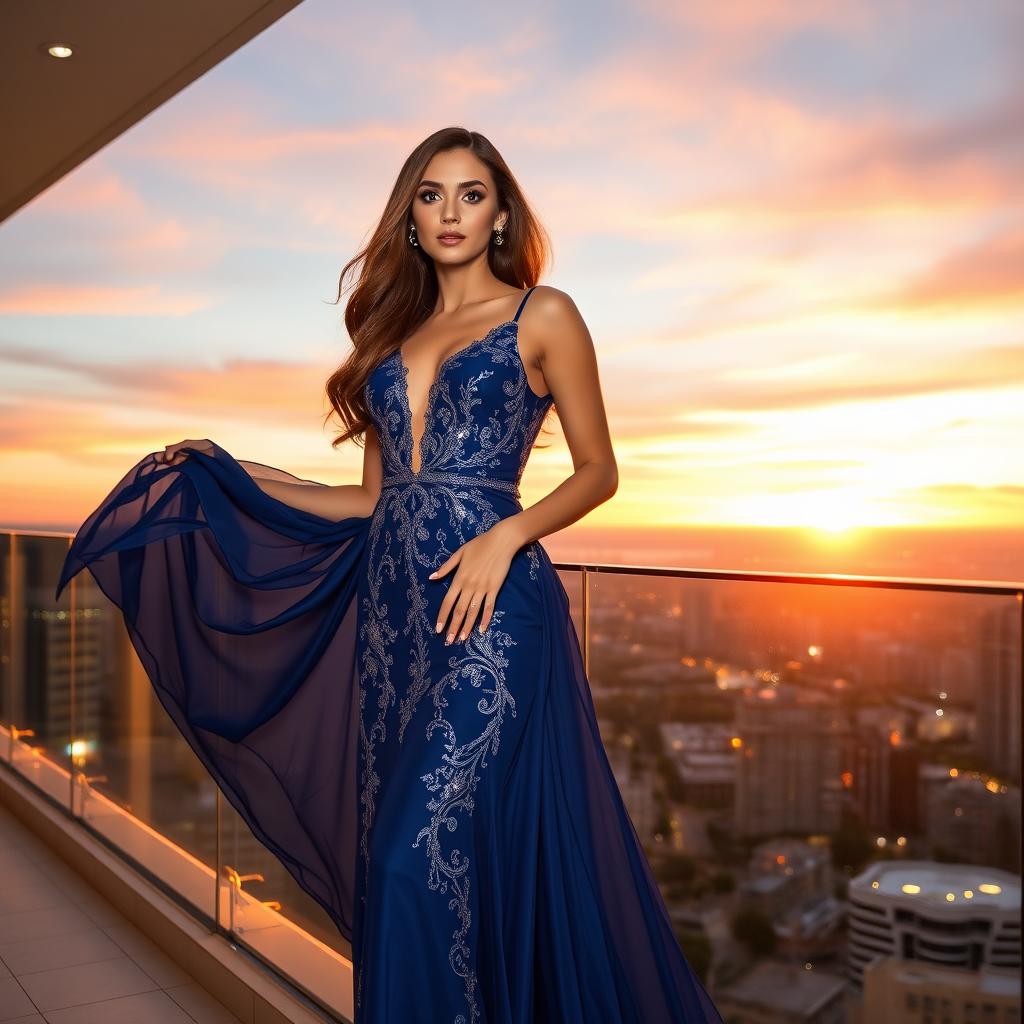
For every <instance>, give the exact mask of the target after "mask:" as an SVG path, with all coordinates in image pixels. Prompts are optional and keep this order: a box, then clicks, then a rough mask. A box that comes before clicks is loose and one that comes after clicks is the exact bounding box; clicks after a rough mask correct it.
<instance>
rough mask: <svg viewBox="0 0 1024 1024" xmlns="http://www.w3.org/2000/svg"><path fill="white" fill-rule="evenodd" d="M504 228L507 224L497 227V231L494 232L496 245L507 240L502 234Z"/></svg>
mask: <svg viewBox="0 0 1024 1024" xmlns="http://www.w3.org/2000/svg"><path fill="white" fill-rule="evenodd" d="M504 230H505V226H504V225H502V226H501V227H500V228H497V229H496V230H495V232H494V244H495V245H501V243H502V242H504V241H505V239H504V237H503V236H502V234H501V233H502V231H504Z"/></svg>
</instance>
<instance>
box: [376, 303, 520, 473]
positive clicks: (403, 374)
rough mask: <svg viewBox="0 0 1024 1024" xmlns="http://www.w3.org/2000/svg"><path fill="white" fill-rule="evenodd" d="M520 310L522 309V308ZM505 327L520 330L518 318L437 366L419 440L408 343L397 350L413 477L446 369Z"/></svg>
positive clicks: (507, 321) (450, 355) (421, 463)
mask: <svg viewBox="0 0 1024 1024" xmlns="http://www.w3.org/2000/svg"><path fill="white" fill-rule="evenodd" d="M520 308H522V307H521V306H520ZM503 327H515V328H516V329H517V330H518V328H519V320H518V318H516V319H513V320H503V321H502V322H501V323H500V324H495V325H494V326H493V327H492V328H491V329H490V330H489V331H488V332H487V333H486V334H483V335H481V336H480V337H479V338H474V339H473V340H472V341H470V342H467V343H466V344H465V345H463V346H462V348H459V349H456V350H455V351H454V352H451V353H449V354H448V355H446V356H445V357H444V359H442V360H441V362H440V363H438V364H437V369H436V370H435V371H434V379H433V380H432V381H431V382H430V387H429V388H428V389H427V400H426V402H425V403H424V406H423V415H422V421H423V429H422V430H421V431H420V436H419V437H418V438H417V437H416V436H415V433H414V430H413V416H412V408H411V405H410V402H409V367H408V366H406V364H405V358H404V357H403V355H402V349H404V348H405V345H406V344H407V343H405V342H403V343H402V344H401V345H399V346H398V348H396V349H395V357H396V358H397V360H398V368H399V371H400V381H401V392H402V401H403V403H404V405H405V416H406V423H407V424H408V432H409V471H410V472H411V473H412V475H413V476H419V475H420V471H421V470H422V469H423V452H422V451H421V445H422V443H423V437H424V435H425V434H426V432H427V418H428V417H429V416H430V412H431V408H432V406H433V403H434V395H435V393H436V391H437V388H438V386H439V384H440V382H441V377H442V375H443V374H444V371H445V368H446V367H447V366H448V364H449V363H450V362H451V361H452V360H453V359H456V358H458V357H459V356H461V355H464V354H465V353H466V352H468V351H469V350H470V349H471V348H473V346H474V345H481V344H483V343H484V342H485V341H489V340H490V339H491V337H492V336H493V335H495V334H497V333H498V331H500V330H501V329H502V328H503ZM414 456H418V457H419V466H418V467H417V468H415V469H413V465H412V461H413V457H414Z"/></svg>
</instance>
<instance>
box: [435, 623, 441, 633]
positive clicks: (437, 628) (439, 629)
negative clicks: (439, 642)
mask: <svg viewBox="0 0 1024 1024" xmlns="http://www.w3.org/2000/svg"><path fill="white" fill-rule="evenodd" d="M434 632H435V633H440V632H441V623H440V622H439V623H438V624H437V625H436V626H435V627H434Z"/></svg>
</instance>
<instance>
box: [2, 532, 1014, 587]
mask: <svg viewBox="0 0 1024 1024" xmlns="http://www.w3.org/2000/svg"><path fill="white" fill-rule="evenodd" d="M5 533H10V534H17V535H20V536H23V537H64V538H65V539H67V540H69V541H70V540H71V538H72V537H74V532H73V531H68V530H32V529H21V528H20V527H0V535H2V534H5ZM552 565H554V567H555V568H556V569H562V570H565V571H566V572H584V571H586V572H601V573H610V574H613V575H614V574H620V575H624V576H671V577H674V578H677V579H695V580H732V581H735V582H739V583H802V584H808V585H811V586H827V587H878V588H881V589H887V590H921V591H929V592H931V593H947V594H990V595H996V596H999V597H1019V598H1021V599H1022V600H1024V581H1020V582H1016V583H1015V582H1013V581H1012V580H957V579H941V578H934V577H927V576H861V575H857V574H853V573H833V572H768V571H765V570H760V569H696V568H687V567H683V566H670V565H629V564H625V563H619V562H563V561H557V562H556V561H554V560H552Z"/></svg>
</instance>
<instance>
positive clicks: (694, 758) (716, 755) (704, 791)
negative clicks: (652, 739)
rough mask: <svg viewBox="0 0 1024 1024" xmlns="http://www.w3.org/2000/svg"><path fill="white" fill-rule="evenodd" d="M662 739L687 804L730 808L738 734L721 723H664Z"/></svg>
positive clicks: (732, 795)
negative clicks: (735, 743) (682, 788)
mask: <svg viewBox="0 0 1024 1024" xmlns="http://www.w3.org/2000/svg"><path fill="white" fill-rule="evenodd" d="M660 730H661V739H662V743H663V744H664V749H665V753H666V754H667V755H668V756H669V757H670V758H672V760H673V762H674V763H675V766H676V770H677V771H678V772H679V778H680V780H681V781H682V783H683V787H684V791H685V798H686V802H687V803H691V804H698V805H703V806H711V807H722V806H725V807H729V806H731V805H732V803H733V799H734V794H735V788H736V752H735V750H734V749H733V737H734V733H735V730H734V729H733V727H732V726H731V725H728V724H723V723H721V722H662V724H661V726H660Z"/></svg>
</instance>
